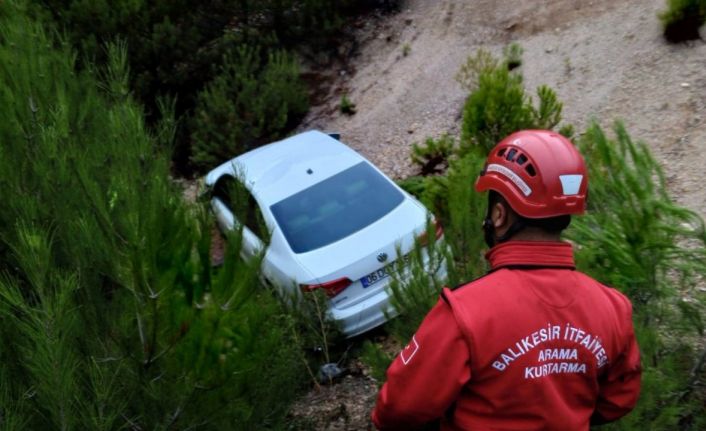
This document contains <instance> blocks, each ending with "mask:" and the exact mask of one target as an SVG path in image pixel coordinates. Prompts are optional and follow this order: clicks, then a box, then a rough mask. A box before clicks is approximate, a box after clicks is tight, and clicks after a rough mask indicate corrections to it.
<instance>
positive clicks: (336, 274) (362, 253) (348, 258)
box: [297, 199, 427, 308]
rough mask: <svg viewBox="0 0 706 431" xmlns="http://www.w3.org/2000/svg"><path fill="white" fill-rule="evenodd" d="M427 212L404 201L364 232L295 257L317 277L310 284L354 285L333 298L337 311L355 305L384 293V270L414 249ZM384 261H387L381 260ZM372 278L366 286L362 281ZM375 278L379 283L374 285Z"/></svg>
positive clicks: (424, 223) (363, 230) (424, 224)
mask: <svg viewBox="0 0 706 431" xmlns="http://www.w3.org/2000/svg"><path fill="white" fill-rule="evenodd" d="M426 216H427V212H426V211H425V210H424V209H423V208H422V207H421V206H420V205H418V204H416V203H415V202H414V201H412V200H409V199H405V200H404V201H403V202H402V203H401V204H400V205H399V206H398V207H397V208H395V209H394V210H393V211H391V212H390V213H389V214H387V215H385V216H384V217H383V218H381V219H380V220H378V221H376V222H375V223H373V224H371V225H369V226H367V227H366V228H364V229H362V230H360V231H358V232H356V233H354V234H352V235H349V236H348V237H346V238H343V239H342V240H340V241H337V242H335V243H333V244H330V245H328V246H325V247H321V248H319V249H317V250H314V251H311V252H308V253H302V254H298V255H297V259H298V260H299V262H300V264H301V265H302V266H304V267H305V268H307V269H308V270H309V272H311V273H313V274H317V275H319V277H318V278H317V279H316V280H312V283H311V284H321V283H326V282H329V281H332V280H337V279H340V278H343V277H347V278H349V279H350V280H351V281H352V282H353V283H352V284H351V285H350V286H349V287H348V288H346V289H345V290H344V291H342V292H341V293H339V294H338V295H336V296H335V297H334V298H332V300H331V302H332V305H333V306H334V307H336V308H346V307H349V306H352V305H355V304H357V303H359V302H361V301H363V300H365V299H366V298H369V297H370V296H373V295H374V294H375V293H377V292H379V291H380V289H383V288H384V286H385V285H386V284H387V283H385V282H383V281H382V278H385V277H384V276H383V273H382V272H381V270H383V269H384V268H385V267H386V266H387V265H389V264H391V263H392V262H394V261H395V260H396V259H397V258H398V253H399V254H400V255H402V256H404V255H406V254H407V253H409V251H411V250H412V249H413V247H414V238H415V236H417V235H419V234H421V233H422V232H424V230H425V227H426ZM383 257H386V258H385V259H383ZM370 274H374V275H373V277H371V278H370V279H369V280H370V281H372V283H368V285H367V286H365V285H364V283H363V282H362V281H361V278H363V277H366V276H368V275H370ZM375 278H378V279H379V280H377V281H375Z"/></svg>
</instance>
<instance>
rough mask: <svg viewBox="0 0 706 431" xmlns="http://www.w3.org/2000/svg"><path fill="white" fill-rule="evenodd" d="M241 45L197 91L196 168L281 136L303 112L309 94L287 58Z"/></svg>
mask: <svg viewBox="0 0 706 431" xmlns="http://www.w3.org/2000/svg"><path fill="white" fill-rule="evenodd" d="M261 55H262V52H261V51H260V50H258V49H255V48H249V47H245V46H243V47H240V48H239V49H238V50H237V51H236V54H235V55H234V56H232V57H231V56H228V57H227V58H226V59H225V60H224V66H223V68H222V69H221V71H220V73H219V74H218V76H216V78H215V79H214V80H213V81H212V82H210V83H209V84H208V85H207V86H206V88H205V89H204V91H203V92H202V93H200V95H199V98H198V102H197V106H196V111H195V113H194V120H193V134H192V139H193V157H192V160H193V162H194V164H195V165H196V166H197V167H199V168H201V169H204V170H205V169H209V168H213V167H214V166H215V165H217V164H220V163H222V162H224V161H226V160H228V159H231V158H233V157H235V156H237V155H239V154H241V153H243V152H245V151H248V150H250V149H252V148H254V147H256V146H258V145H260V144H262V143H266V142H269V141H272V140H274V139H277V138H279V137H282V136H283V133H284V131H285V130H287V129H288V128H289V127H291V125H292V124H294V123H295V122H296V121H298V120H299V118H300V117H301V116H302V115H303V114H304V113H305V112H306V110H307V107H308V102H307V92H306V89H305V88H304V86H303V84H302V83H301V82H300V81H299V68H298V66H297V63H296V61H295V60H294V59H293V58H292V56H290V55H289V54H287V53H285V52H283V51H280V52H276V53H270V54H269V55H267V61H266V62H265V63H264V64H262V62H261V60H260V56H261Z"/></svg>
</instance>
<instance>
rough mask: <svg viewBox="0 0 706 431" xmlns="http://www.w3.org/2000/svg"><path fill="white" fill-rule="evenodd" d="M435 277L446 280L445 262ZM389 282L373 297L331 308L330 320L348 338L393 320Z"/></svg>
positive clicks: (387, 280)
mask: <svg viewBox="0 0 706 431" xmlns="http://www.w3.org/2000/svg"><path fill="white" fill-rule="evenodd" d="M435 277H436V279H437V280H442V281H445V280H446V277H447V270H446V262H443V263H442V264H441V265H440V266H439V270H438V271H437V272H436V274H435ZM391 280H392V277H388V278H387V279H386V280H385V281H384V283H385V286H384V287H385V288H384V289H380V290H379V291H378V292H377V293H376V294H375V295H373V296H370V297H368V298H366V299H365V300H363V301H361V302H359V303H357V304H355V305H351V306H349V307H345V308H336V307H335V306H332V307H331V308H330V309H329V311H330V313H331V318H332V319H333V320H334V321H335V322H337V323H338V325H339V327H340V329H341V331H342V332H343V334H345V336H346V337H348V338H350V337H354V336H356V335H359V334H362V333H363V332H367V331H369V330H371V329H373V328H375V327H377V326H380V325H382V324H383V323H385V322H387V320H388V317H389V318H393V317H396V316H397V315H398V314H399V313H398V312H397V310H395V308H394V307H393V306H392V304H391V303H390V295H389V293H388V289H387V285H389V283H390V281H391Z"/></svg>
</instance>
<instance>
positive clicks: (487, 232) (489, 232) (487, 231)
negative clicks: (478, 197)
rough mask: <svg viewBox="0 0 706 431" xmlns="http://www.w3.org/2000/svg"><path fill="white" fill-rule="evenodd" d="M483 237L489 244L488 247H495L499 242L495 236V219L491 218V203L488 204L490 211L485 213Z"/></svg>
mask: <svg viewBox="0 0 706 431" xmlns="http://www.w3.org/2000/svg"><path fill="white" fill-rule="evenodd" d="M483 239H484V240H485V243H486V244H487V245H488V248H493V247H494V246H495V244H497V242H498V241H497V238H496V237H495V227H493V220H492V219H491V218H490V204H488V211H487V213H486V214H485V220H483Z"/></svg>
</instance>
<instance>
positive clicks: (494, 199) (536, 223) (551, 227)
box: [488, 190, 571, 234]
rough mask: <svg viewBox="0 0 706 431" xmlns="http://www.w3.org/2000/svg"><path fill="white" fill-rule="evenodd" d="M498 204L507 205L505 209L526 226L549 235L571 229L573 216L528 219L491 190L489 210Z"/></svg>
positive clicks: (489, 193)
mask: <svg viewBox="0 0 706 431" xmlns="http://www.w3.org/2000/svg"><path fill="white" fill-rule="evenodd" d="M496 203H502V204H503V205H505V207H507V209H508V210H510V211H512V212H513V214H515V216H516V217H517V218H518V219H519V220H522V222H524V224H525V226H531V227H536V228H539V229H542V230H543V231H545V232H548V233H552V234H557V233H561V232H562V231H563V230H564V229H566V228H567V227H569V224H570V223H571V216H570V215H568V214H567V215H560V216H556V217H547V218H528V217H524V216H521V215H520V214H517V212H516V211H515V210H514V209H512V207H511V206H510V204H509V203H508V201H507V200H506V199H505V198H504V197H503V196H502V195H501V194H500V193H498V192H496V191H495V190H490V191H489V192H488V208H492V207H493V205H495V204H496Z"/></svg>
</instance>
